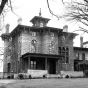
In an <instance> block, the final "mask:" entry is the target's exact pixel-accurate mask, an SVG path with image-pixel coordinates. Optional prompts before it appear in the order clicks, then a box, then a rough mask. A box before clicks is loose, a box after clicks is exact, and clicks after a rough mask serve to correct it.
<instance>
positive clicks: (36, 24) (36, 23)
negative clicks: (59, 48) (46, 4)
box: [30, 9, 50, 27]
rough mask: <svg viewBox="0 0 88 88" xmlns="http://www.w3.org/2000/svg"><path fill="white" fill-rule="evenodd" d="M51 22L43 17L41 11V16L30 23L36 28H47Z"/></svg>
mask: <svg viewBox="0 0 88 88" xmlns="http://www.w3.org/2000/svg"><path fill="white" fill-rule="evenodd" d="M49 20H50V19H48V18H44V17H42V16H41V9H40V12H39V16H35V17H33V18H32V19H31V21H30V22H32V23H33V26H34V27H45V26H46V25H47V23H48V21H49Z"/></svg>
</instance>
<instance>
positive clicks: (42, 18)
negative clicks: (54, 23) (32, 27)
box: [30, 16, 50, 23]
mask: <svg viewBox="0 0 88 88" xmlns="http://www.w3.org/2000/svg"><path fill="white" fill-rule="evenodd" d="M38 19H40V20H45V21H47V22H48V21H49V20H50V19H49V18H45V17H42V16H34V17H33V18H32V19H31V20H30V22H32V23H34V21H35V20H38Z"/></svg>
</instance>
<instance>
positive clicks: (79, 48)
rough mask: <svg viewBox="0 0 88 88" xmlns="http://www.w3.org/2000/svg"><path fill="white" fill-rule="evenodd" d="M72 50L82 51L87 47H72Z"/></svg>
mask: <svg viewBox="0 0 88 88" xmlns="http://www.w3.org/2000/svg"><path fill="white" fill-rule="evenodd" d="M73 49H74V50H83V51H88V48H84V47H73Z"/></svg>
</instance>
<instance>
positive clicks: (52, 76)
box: [47, 74, 61, 78]
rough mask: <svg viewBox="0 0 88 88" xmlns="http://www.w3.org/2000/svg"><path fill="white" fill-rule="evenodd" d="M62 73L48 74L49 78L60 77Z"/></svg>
mask: <svg viewBox="0 0 88 88" xmlns="http://www.w3.org/2000/svg"><path fill="white" fill-rule="evenodd" d="M60 77H61V76H60V74H48V75H47V78H60Z"/></svg>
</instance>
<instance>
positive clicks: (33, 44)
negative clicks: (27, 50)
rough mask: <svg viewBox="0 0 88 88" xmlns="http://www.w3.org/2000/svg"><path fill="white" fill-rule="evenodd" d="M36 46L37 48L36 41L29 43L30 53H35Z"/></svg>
mask: <svg viewBox="0 0 88 88" xmlns="http://www.w3.org/2000/svg"><path fill="white" fill-rule="evenodd" d="M36 46H37V41H36V40H32V41H31V51H32V53H35V52H36Z"/></svg>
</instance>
